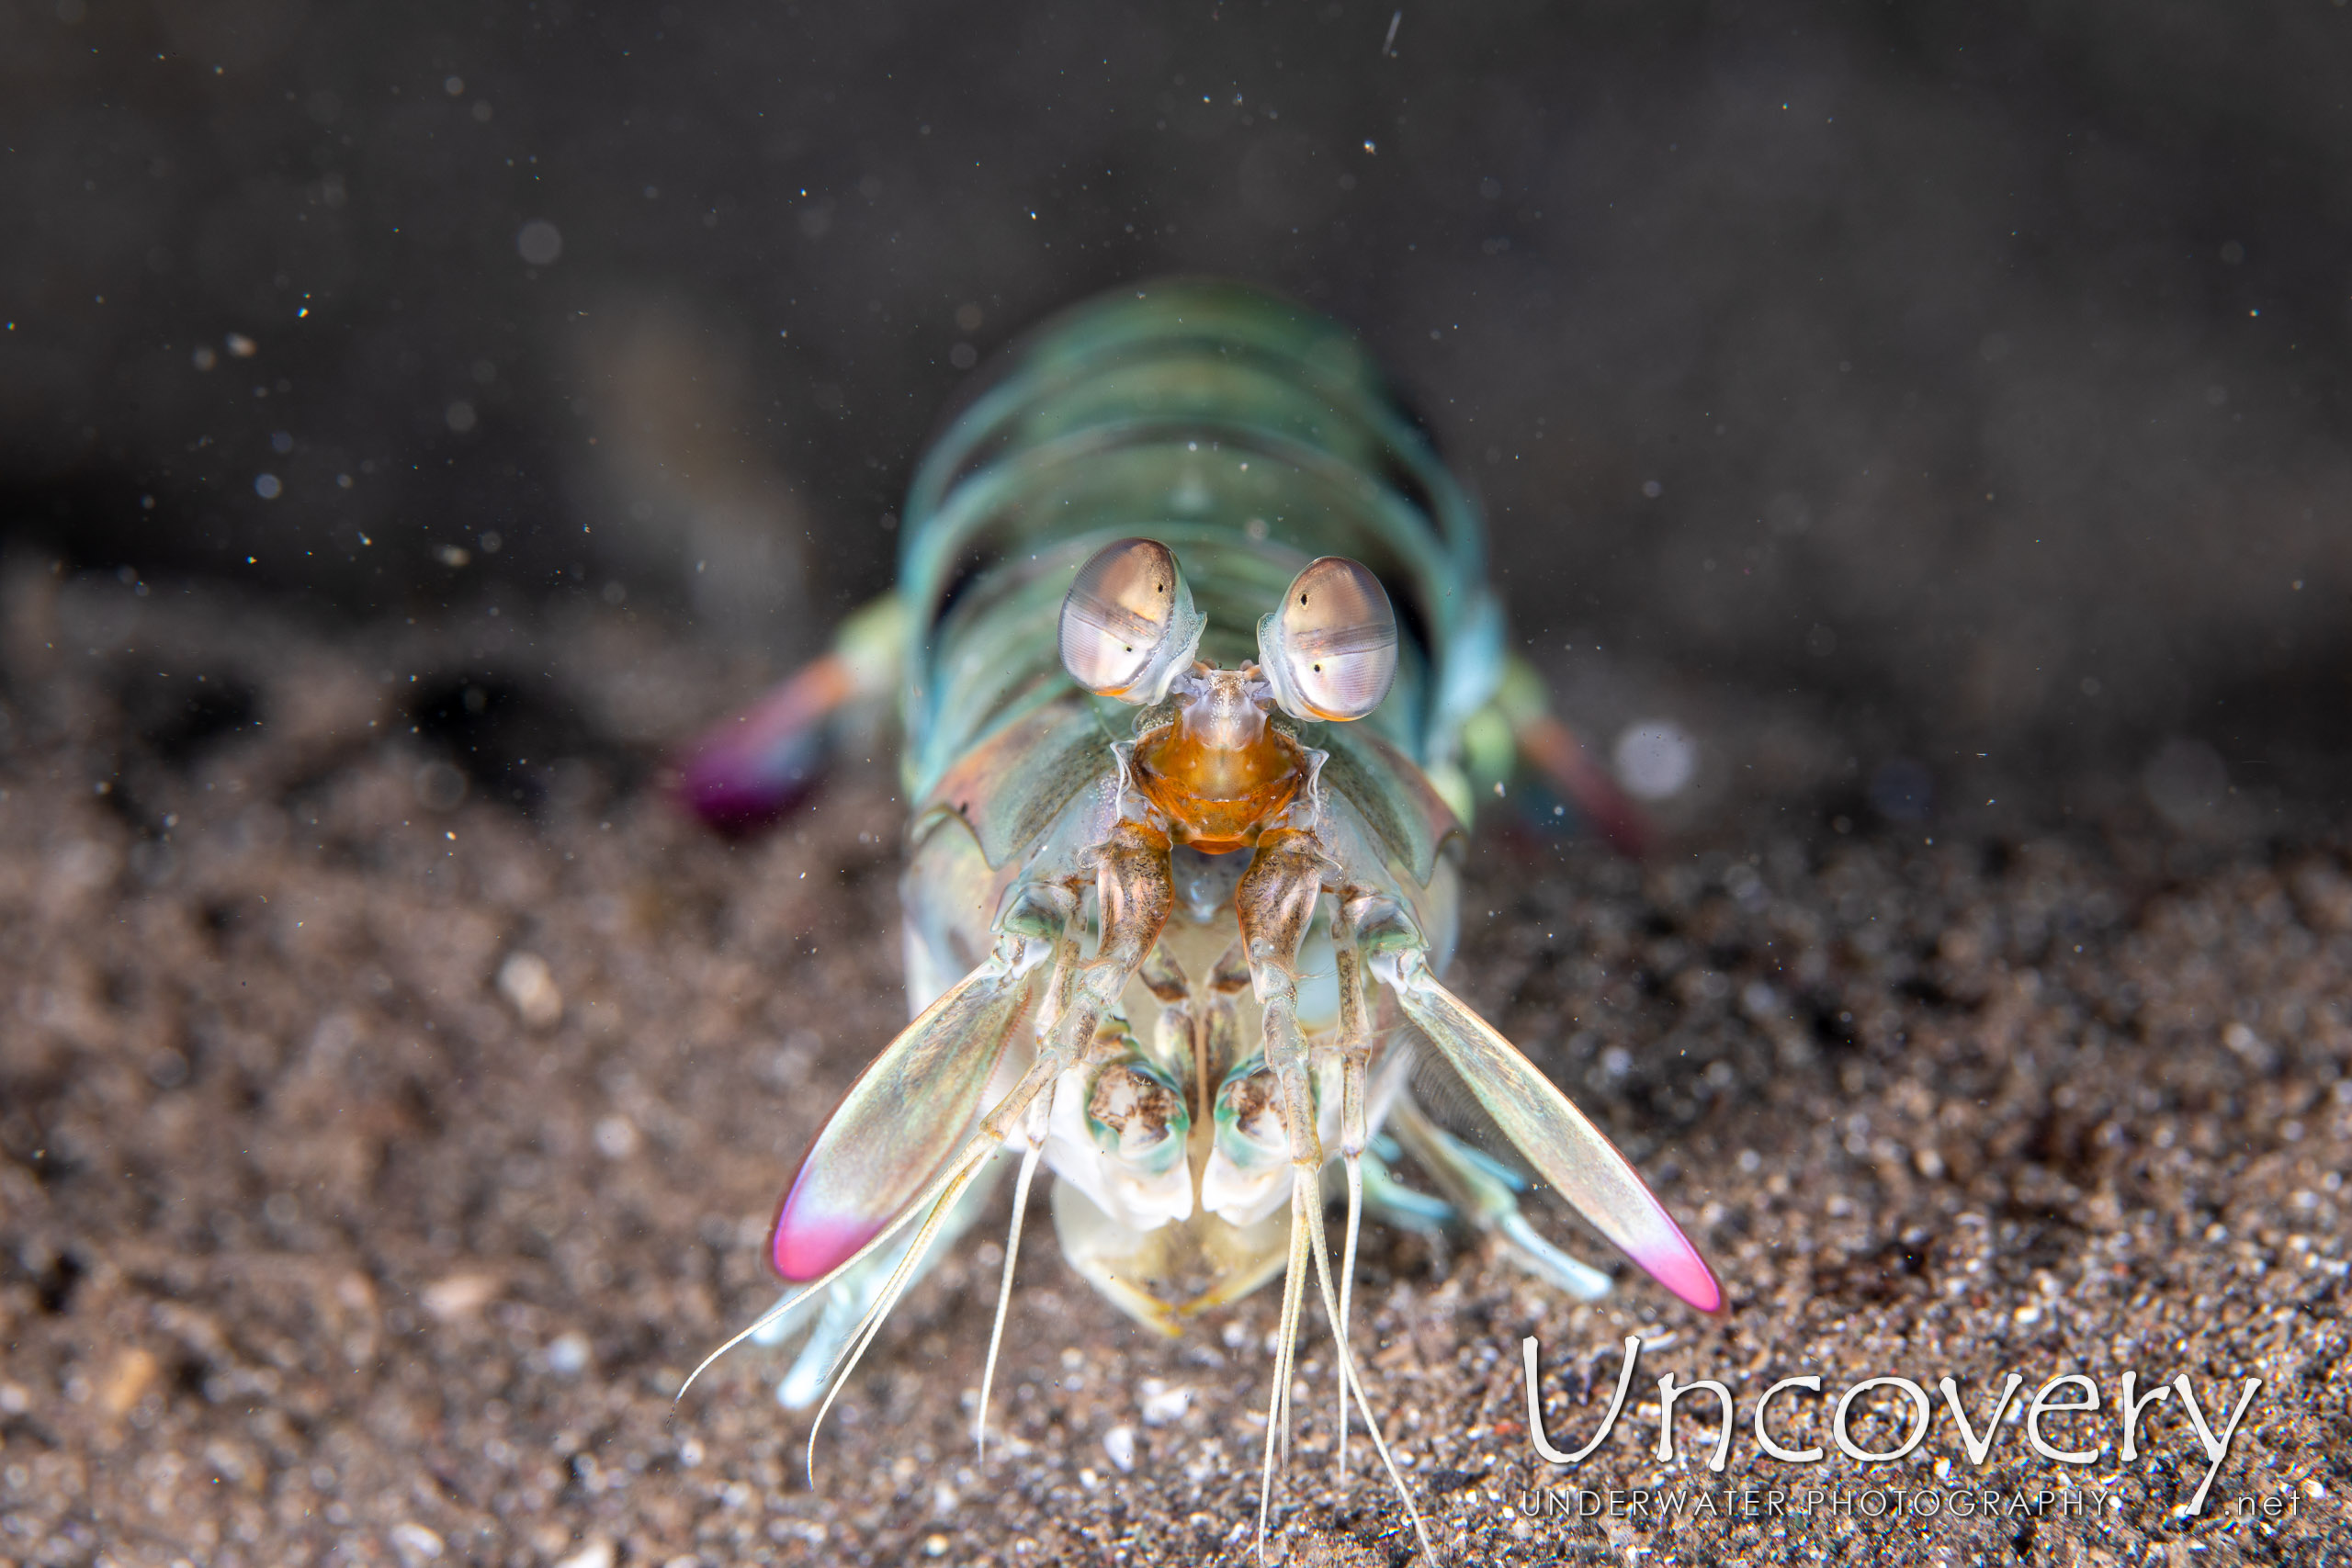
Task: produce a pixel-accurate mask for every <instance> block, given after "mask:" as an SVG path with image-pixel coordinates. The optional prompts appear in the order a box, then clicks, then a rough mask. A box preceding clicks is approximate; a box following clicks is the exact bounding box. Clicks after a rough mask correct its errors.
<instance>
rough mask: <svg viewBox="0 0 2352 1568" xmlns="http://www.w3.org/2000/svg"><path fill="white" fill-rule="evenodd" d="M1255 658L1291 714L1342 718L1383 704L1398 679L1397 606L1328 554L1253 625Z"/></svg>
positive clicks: (1373, 582) (1351, 565) (1360, 570)
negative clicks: (1255, 647)
mask: <svg viewBox="0 0 2352 1568" xmlns="http://www.w3.org/2000/svg"><path fill="white" fill-rule="evenodd" d="M1258 660H1259V663H1260V665H1261V667H1262V668H1263V669H1264V671H1265V672H1266V682H1267V684H1268V685H1270V686H1272V688H1273V691H1274V700H1275V701H1276V702H1278V703H1280V704H1281V705H1282V706H1283V712H1284V713H1287V714H1289V715H1290V716H1292V717H1293V718H1300V719H1322V720H1325V721H1327V722H1338V723H1342V724H1344V723H1346V722H1348V721H1350V720H1351V719H1359V718H1362V717H1363V716H1365V715H1366V714H1368V713H1370V712H1372V710H1373V709H1374V708H1376V707H1378V706H1379V705H1380V699H1381V698H1383V697H1385V696H1386V695H1387V694H1388V687H1389V683H1390V682H1393V681H1395V680H1396V679H1397V612H1396V611H1395V610H1394V609H1392V608H1390V606H1389V604H1388V593H1387V591H1386V590H1385V589H1383V588H1382V587H1381V586H1380V580H1379V579H1378V578H1376V577H1374V576H1373V574H1372V573H1371V571H1370V570H1367V569H1366V568H1364V567H1363V566H1362V565H1360V564H1358V563H1357V562H1355V561H1351V560H1350V559H1348V558H1346V557H1344V556H1325V557H1324V558H1322V559H1320V560H1317V561H1314V562H1311V563H1309V565H1308V566H1307V568H1306V570H1304V571H1302V572H1300V573H1299V574H1298V575H1297V576H1296V577H1295V578H1294V579H1292V580H1291V585H1290V588H1289V591H1288V592H1285V593H1284V594H1283V607H1282V608H1281V609H1279V610H1277V611H1275V612H1274V613H1273V614H1272V615H1268V616H1267V617H1266V618H1265V619H1264V620H1262V621H1260V622H1259V623H1258Z"/></svg>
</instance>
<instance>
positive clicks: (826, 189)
mask: <svg viewBox="0 0 2352 1568" xmlns="http://www.w3.org/2000/svg"><path fill="white" fill-rule="evenodd" d="M2348 41H2352V10H2347V9H2346V6H2345V5H2344V3H2343V0H2280V3H2275V4H2254V3H2247V4H2233V5H2227V6H2221V5H2211V4H2203V3H2189V0H2130V3H2125V0H2110V3H2107V4H2084V5H2077V6H2064V5H2036V4H2025V3H2021V0H2020V3H2010V4H1987V5H1980V6H1968V7H1928V6H1890V5H1883V4H1860V3H1856V4H1836V3H1824V4H1816V5H1804V4H1738V3H1720V4H1674V3H1644V4H1633V3H1603V4H1586V5H1574V6H1571V5H1535V4H1531V3H1518V4H1509V3H1499V4H1491V5H1484V6H1447V7H1437V6H1408V7H1406V8H1405V9H1404V10H1402V11H1401V12H1400V11H1398V10H1397V8H1396V7H1395V6H1394V5H1393V4H1390V3H1389V0H1381V3H1380V4H1377V5H1369V4H1362V3H1340V0H1332V3H1325V0H1297V3H1288V0H1285V3H1280V4H1228V5H1212V4H1206V3H1202V0H1194V3H1192V4H1187V5H1182V6H1062V7H1054V6H1044V5H1021V6H974V5H966V6H954V5H941V6H928V7H924V6H905V5H892V4H887V3H886V4H861V5H854V6H850V5H816V4H803V5H797V6H796V5H792V4H775V3H760V4H743V3H740V0H713V3H708V4H701V5H694V6H676V5H673V6H654V5H607V6H598V5H593V4H589V3H586V0H537V3H525V0H503V3H498V4H467V5H462V6H459V5H447V4H444V5H404V6H357V5H348V4H345V5H325V4H306V3H304V0H222V3H214V4H194V3H188V0H175V3H170V4H164V3H157V4H138V3H134V0H33V3H24V4H16V5H11V6H6V8H5V9H0V99H5V106H6V107H0V123H5V141H6V159H5V163H4V164H0V169H5V175H0V177H4V178H5V181H6V213H7V232H8V238H7V243H6V246H5V250H0V296H5V305H0V311H5V315H6V331H5V332H0V530H5V545H6V548H8V549H9V550H10V551H12V552H13V554H14V556H15V558H16V559H17V561H18V562H19V564H20V565H21V564H22V563H24V562H26V561H28V560H35V561H48V560H52V559H53V560H57V561H62V563H63V568H64V570H81V571H89V572H94V573H104V574H113V575H116V576H119V578H120V581H122V583H123V584H124V585H125V586H126V587H129V588H137V589H141V590H143V587H144V585H146V584H148V583H150V582H155V583H178V584H183V585H186V584H191V583H193V584H198V585H201V584H206V583H209V582H220V581H226V582H230V583H233V584H236V585H240V592H245V593H249V594H252V595H255V596H258V597H261V598H265V599H268V600H272V601H277V602H279V603H281V604H285V605H288V606H290V607H291V608H292V612H293V613H295V614H300V615H313V616H317V617H321V618H326V617H334V618H350V617H354V616H356V617H359V618H360V619H362V620H391V619H398V620H400V621H403V622H404V621H406V620H407V619H408V618H409V617H422V618H424V619H427V620H431V621H434V622H435V624H440V623H443V622H447V623H452V624H454V623H455V622H458V621H462V620H464V619H466V618H469V617H474V616H479V615H488V614H490V613H491V612H492V610H497V609H503V613H504V614H505V615H507V616H508V617H509V618H510V620H513V619H518V618H519V619H520V620H522V621H523V622H525V623H526V624H527V623H528V622H529V621H530V620H531V619H532V617H534V616H535V615H546V614H548V613H551V612H554V611H557V610H560V608H562V607H563V606H565V605H571V606H572V607H574V608H575V609H577V610H579V611H580V612H581V613H583V614H592V615H608V614H609V615H628V616H631V617H644V618H648V619H651V620H654V621H656V622H658V623H660V624H662V625H665V626H673V627H676V628H681V629H684V630H685V631H687V632H688V634H689V635H692V636H695V637H705V638H714V639H727V640H729V641H730V642H732V643H734V644H736V645H738V646H741V647H743V648H747V649H753V650H756V651H757V652H758V654H759V655H760V656H761V657H762V658H763V659H764V660H769V661H771V662H773V663H774V664H775V665H776V666H777V667H779V668H780V667H782V665H784V664H785V663H786V662H788V661H789V660H792V659H794V658H796V657H798V656H802V655H805V654H807V653H808V652H809V651H811V650H813V649H815V648H816V647H817V646H819V644H820V639H821V637H822V635H823V631H824V628H825V627H826V626H829V625H830V624H831V622H832V621H833V620H834V619H836V618H837V617H838V616H839V615H841V614H842V613H843V612H844V611H845V610H846V609H847V608H848V607H850V606H852V605H853V604H855V603H857V602H859V601H860V600H862V599H863V598H865V596H867V595H870V594H872V593H874V592H876V591H878V590H879V589H881V588H882V587H884V586H885V585H886V584H887V582H888V578H889V572H890V560H891V555H892V549H893V546H894V542H895V536H894V533H893V529H894V528H895V525H896V519H895V516H894V515H893V513H894V511H895V508H896V505H897V503H898V498H899V494H900V493H901V491H902V490H903V487H904V485H905V482H906V479H907V478H908V475H909V472H910V468H911V465H912V463H913V462H914V460H915V458H916V456H917V454H918V453H919V451H920V449H921V447H922V443H923V441H924V439H925V437H926V435H927V434H928V433H929V432H930V430H931V429H932V428H933V423H934V420H935V419H936V417H937V414H938V412H939V411H940V410H941V408H942V407H943V406H944V404H946V403H947V402H948V401H949V400H951V399H952V398H953V397H954V396H955V395H956V389H957V388H958V386H959V385H960V384H961V383H962V381H963V380H964V378H966V377H967V375H968V374H969V373H970V372H971V369H972V367H973V366H974V365H975V364H976V363H977V362H984V361H985V360H986V358H987V356H988V355H989V353H990V352H991V351H992V350H994V349H995V348H997V347H998V346H999V345H1001V344H1003V343H1004V342H1006V341H1007V340H1008V339H1009V338H1011V337H1012V336H1013V335H1015V334H1017V333H1020V332H1021V331H1022V330H1023V329H1024V328H1025V327H1027V326H1028V325H1030V324H1031V323H1033V322H1034V321H1035V320H1036V319H1037V318H1038V317H1040V316H1041V315H1043V314H1045V313H1046V312H1049V311H1051V310H1054V309H1056V308H1057V307H1059V306H1062V305H1065V304H1067V303H1069V302H1072V301H1074V300H1076V299H1080V298H1081V297H1083V296H1085V295H1087V294H1088V293H1090V292H1091V291H1093V290H1095V289H1099V288H1104V287H1106V286H1109V285H1112V284H1114V283H1118V282H1120V281H1122V280H1126V279H1133V278H1138V277H1144V276H1151V275H1155V274H1160V273H1166V272H1170V271H1193V272H1213V273H1223V274H1230V275H1233V276H1239V277H1242V278H1247V279H1250V280H1254V281H1257V282H1261V283H1263V284H1268V285H1271V286H1273V287H1275V288H1280V289H1283V290H1287V291H1289V292H1291V293H1293V294H1295V295H1296V296H1297V297H1299V298H1301V299H1305V300H1307V301H1309V302H1311V303H1313V304H1315V305H1317V306H1318V307H1321V308H1323V309H1326V310H1330V311H1333V312H1335V313H1336V314H1338V315H1339V316H1340V317H1342V318H1343V319H1345V320H1347V321H1350V322H1351V323H1353V324H1354V325H1355V326H1357V327H1358V328H1359V329H1361V330H1362V331H1363V333H1366V334H1367V335H1368V336H1369V337H1370V339H1371V340H1372V341H1373V343H1374V344H1375V346H1376V347H1377V348H1378V349H1379V350H1380V352H1381V353H1382V354H1383V355H1385V358H1386V359H1387V360H1388V362H1389V363H1390V364H1391V365H1392V366H1393V367H1395V369H1396V372H1397V376H1398V378H1399V381H1400V384H1401V385H1402V386H1403V388H1404V389H1406V391H1407V393H1408V395H1409V396H1410V397H1411V399H1412V400H1414V402H1415V403H1416V405H1417V406H1418V407H1419V409H1420V410H1421V411H1422V412H1423V413H1424V414H1425V415H1426V417H1427V418H1428V420H1429V422H1430V424H1431V425H1432V427H1433V428H1434V430H1435V432H1436V434H1437V435H1438V436H1439V438H1440V440H1441V441H1442V444H1443V446H1445V448H1446V450H1447V451H1448V452H1449V454H1450V455H1451V457H1453V461H1454V463H1455V464H1456V466H1457V467H1458V468H1460V469H1461V471H1462V472H1463V473H1464V475H1465V477H1466V478H1468V479H1470V480H1471V482H1472V483H1473V484H1474V485H1475V487H1476V489H1477V490H1478V491H1480V492H1481V494H1482V495H1483V497H1484V499H1485V501H1486V502H1487V507H1488V509H1489V511H1490V513H1491V515H1492V518H1493V522H1494V528H1495V532H1496V535H1497V536H1498V558H1499V559H1500V562H1501V569H1502V570H1503V572H1504V581H1505V587H1506V592H1508V595H1509V597H1510V602H1511V605H1512V609H1513V611H1514V614H1515V615H1516V617H1517V620H1518V622H1519V625H1520V626H1521V630H1522V631H1524V632H1525V633H1527V634H1528V647H1529V651H1530V652H1531V654H1532V656H1534V657H1535V658H1536V659H1537V660H1538V662H1539V663H1541V664H1542V665H1544V668H1545V669H1546V670H1547V671H1549V672H1550V673H1551V674H1552V675H1553V676H1554V677H1555V680H1556V681H1557V682H1559V684H1560V685H1561V687H1562V688H1563V691H1564V694H1566V699H1567V705H1568V706H1569V708H1570V710H1571V712H1572V714H1578V715H1584V716H1589V723H1590V724H1592V725H1593V726H1595V727H1597V728H1598V730H1599V731H1600V739H1601V740H1602V741H1603V742H1604V743H1605V742H1606V740H1607V739H1608V737H1609V736H1610V735H1611V734H1613V733H1615V732H1616V730H1617V728H1618V727H1620V726H1623V725H1626V724H1630V723H1633V722H1634V721H1636V720H1638V719H1640V718H1642V717H1644V716H1665V717H1667V718H1669V719H1671V720H1672V721H1673V722H1675V723H1676V724H1679V726H1681V727H1682V728H1683V730H1684V731H1685V732H1687V733H1695V734H1696V735H1697V736H1698V738H1699V739H1700V741H1701V743H1702V753H1703V755H1704V756H1705V757H1706V759H1707V764H1706V765H1707V768H1708V770H1709V777H1710V778H1711V779H1712V781H1713V784H1712V788H1713V797H1714V798H1717V799H1721V798H1724V797H1726V796H1727V795H1730V794H1731V793H1733V792H1737V791H1739V790H1741V789H1743V788H1747V787H1750V786H1752V787H1754V788H1756V789H1770V788H1781V789H1784V790H1793V791H1798V792H1805V791H1811V792H1814V793H1815V794H1816V795H1822V798H1826V799H1830V800H1831V801H1832V804H1833V805H1835V804H1836V803H1837V802H1838V801H1840V800H1844V799H1846V798H1847V797H1849V796H1850V797H1851V801H1852V804H1851V807H1850V809H1851V810H1852V811H1854V812H1856V813H1860V812H1862V811H1864V810H1866V809H1870V808H1873V807H1874V808H1875V809H1877V810H1878V811H1879V813H1880V814H1881V815H1882V816H1883V817H1886V818H1890V819H1892V820H1894V821H1911V820H1923V821H1924V820H1932V819H1934V814H1938V813H1944V814H1949V813H1951V812H1957V811H1960V810H1962V809H1963V808H1964V809H1965V810H1967V811H1985V810H1990V809H1992V808H1993V807H1995V806H1996V804H1997V802H1998V800H1999V797H2000V795H2001V794H2002V792H2003V791H2005V790H2011V789H2015V790H2019V791H2022V792H2024V795H2025V796H2026V797H2030V798H2031V799H2032V800H2033V801H2034V802H2035V804H2034V806H2033V807H2032V808H2033V809H2035V810H2038V811H2044V812H2047V811H2053V810H2064V809H2069V808H2070V807H2069V801H2070V799H2072V798H2073V796H2071V795H2069V790H2070V789H2072V787H2073V784H2072V781H2075V780H2078V779H2082V778H2086V777H2094V776H2108V775H2111V776H2113V777H2117V778H2121V779H2124V780H2127V781H2129V782H2130V783H2131V786H2132V788H2133V789H2135V790H2137V791H2139V792H2141V793H2143V794H2144V795H2145V796H2146V799H2147V800H2148V801H2150V802H2153V803H2154V807H2155V808H2156V809H2157V811H2158V812H2159V813H2160V814H2161V815H2164V816H2165V817H2166V818H2169V819H2171V820H2172V821H2173V822H2174V824H2175V825H2176V826H2195V825H2196V824H2198V823H2199V822H2203V821H2220V820H2222V819H2223V818H2229V817H2230V813H2231V812H2232V811H2233V810H2234V811H2237V812H2238V814H2239V818H2233V819H2244V820H2248V821H2251V820H2255V819H2256V818H2259V817H2260V814H2261V811H2262V810H2273V811H2274V812H2275V810H2276V809H2277V808H2278V807H2279V804H2280V803H2281V802H2290V801H2291V802H2300V803H2301V804H2302V806H2303V807H2304V808H2306V809H2312V808H2316V809H2318V810H2321V811H2323V812H2326V813H2330V814H2337V815H2340V802H2341V799H2342V792H2343V790H2344V786H2345V782H2346V763H2347V761H2352V746H2347V745H2346V739H2347V737H2346V712H2347V698H2352V689H2347V684H2346V682H2347V677H2348V676H2352V615H2347V613H2346V611H2347V597H2352V529H2347V527H2346V523H2347V511H2352V461H2347V453H2346V445H2345V441H2344V431H2345V428H2346V424H2345V422H2346V412H2347V393H2348V392H2352V382H2348V381H2347V366H2352V243H2347V242H2352V108H2347V101H2348V100H2352V89H2347V87H2346V83H2347V81H2352V70H2347V67H2352V47H2347V43H2348ZM204 591H206V592H211V591H212V590H210V589H209V588H208V589H206V590H204ZM735 695H738V694H728V697H727V700H733V697H734V696H735ZM714 701H715V702H716V701H718V699H716V698H715V699H714ZM681 722H682V723H684V719H683V718H682V721H681ZM1906 770H1907V771H1906ZM1825 791H1826V792H1827V793H1826V795H1825V794H1823V792H1825ZM1840 791H1842V792H1844V793H1843V794H1842V795H1840V794H1838V792H1840ZM2233 791H2235V792H2237V795H2232V792H2233ZM1980 797H1982V798H1984V799H1985V801H1986V803H1987V804H1986V806H1985V807H1977V806H1976V805H1975V802H1976V800H1977V799H1978V798H1980ZM2240 797H2243V799H2244V800H2251V801H2255V802H2256V803H2257V805H2258V807H2259V809H2255V808H2253V807H2245V806H2244V805H2243V802H2241V804H2240V805H2239V806H2235V807H2231V806H2227V805H2226V802H2228V801H2230V800H2237V799H2240ZM1840 809H1847V808H1845V807H1841V808H1840ZM2248 809H2255V816H2254V817H2253V818H2247V817H2245V811H2246V810H2248ZM1839 819H1840V820H1843V819H1844V818H1843V817H1841V818H1839Z"/></svg>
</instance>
